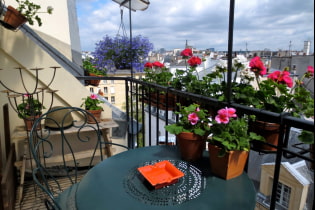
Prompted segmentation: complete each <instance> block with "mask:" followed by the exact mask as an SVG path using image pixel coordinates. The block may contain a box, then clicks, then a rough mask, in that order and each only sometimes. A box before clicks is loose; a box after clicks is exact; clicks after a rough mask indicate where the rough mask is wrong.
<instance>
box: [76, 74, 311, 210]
mask: <svg viewBox="0 0 315 210" xmlns="http://www.w3.org/2000/svg"><path fill="white" fill-rule="evenodd" d="M89 78H90V79H102V80H124V81H125V91H126V92H125V95H126V97H125V100H126V114H127V116H128V119H127V122H131V121H136V122H137V123H135V124H134V123H131V124H130V125H129V126H131V127H133V126H139V125H140V124H141V125H142V129H141V132H139V133H137V134H135V138H131V137H129V139H128V146H129V147H140V146H151V145H158V144H162V143H163V144H170V143H173V142H170V141H169V135H170V134H169V133H168V132H167V131H165V130H164V125H167V124H169V123H174V122H175V121H176V120H177V119H178V116H174V114H173V112H172V111H175V110H176V108H177V106H176V103H183V102H188V103H189V102H197V103H199V104H201V106H203V107H204V108H207V107H209V108H210V107H211V108H214V109H215V110H217V109H219V108H222V107H225V106H229V107H234V108H236V109H237V112H238V115H239V116H240V115H242V114H246V115H255V116H256V117H258V118H259V119H260V120H267V121H268V122H272V123H278V124H280V134H279V139H278V140H279V141H278V145H269V146H271V147H275V148H276V150H275V151H272V152H268V151H259V150H257V149H256V148H252V149H253V150H254V151H256V152H259V153H260V154H269V153H270V154H272V155H274V156H275V170H274V179H273V191H272V196H271V201H270V207H269V208H270V209H275V208H276V195H277V191H276V190H277V187H276V186H278V183H279V176H280V166H281V161H282V160H283V158H286V159H290V158H299V159H302V160H305V161H308V162H310V163H313V164H314V158H311V157H310V154H311V153H312V152H314V151H311V150H308V149H305V147H303V146H301V145H300V144H303V143H300V144H299V146H296V145H291V143H290V141H289V137H290V136H289V135H290V132H289V131H290V128H297V129H303V130H307V131H312V132H313V130H314V122H312V121H307V120H303V119H299V118H295V117H292V116H290V115H289V114H288V113H273V112H269V111H265V110H259V109H255V108H252V107H248V106H244V105H241V104H237V103H233V102H231V103H228V102H222V101H219V100H217V99H214V98H209V97H205V96H202V95H197V94H192V93H188V92H183V91H179V90H176V89H173V88H170V87H163V86H160V85H157V84H152V83H147V82H144V81H142V80H138V79H134V78H129V77H125V78H122V77H101V78H100V77H97V78H96V77H95V78H94V77H78V79H89ZM161 93H163V94H161ZM116 94H121V93H116ZM162 96H163V97H162ZM131 130H134V128H131ZM135 130H139V129H138V128H136V129H135ZM161 136H162V137H164V142H160V141H159V138H160V137H161ZM263 144H267V143H263ZM304 146H305V145H304ZM258 167H259V166H258ZM312 205H313V204H312Z"/></svg>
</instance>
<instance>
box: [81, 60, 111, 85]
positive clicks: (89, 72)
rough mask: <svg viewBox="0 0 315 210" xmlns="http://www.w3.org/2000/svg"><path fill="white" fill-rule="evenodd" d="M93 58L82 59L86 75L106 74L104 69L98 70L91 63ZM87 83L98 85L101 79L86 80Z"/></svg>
mask: <svg viewBox="0 0 315 210" xmlns="http://www.w3.org/2000/svg"><path fill="white" fill-rule="evenodd" d="M92 62H93V60H92V59H91V58H85V59H84V60H83V61H82V64H83V69H84V71H85V74H87V75H88V76H97V77H102V76H106V71H107V70H106V69H102V70H99V69H97V68H96V66H95V65H93V63H92ZM87 81H88V84H90V85H93V86H98V85H99V84H100V82H101V80H87Z"/></svg>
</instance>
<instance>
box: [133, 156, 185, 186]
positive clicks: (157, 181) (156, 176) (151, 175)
mask: <svg viewBox="0 0 315 210" xmlns="http://www.w3.org/2000/svg"><path fill="white" fill-rule="evenodd" d="M138 171H139V172H140V173H141V174H142V175H143V176H144V178H145V179H146V180H148V181H149V182H150V184H151V185H152V186H154V188H155V189H160V188H162V187H165V186H168V185H171V184H175V183H176V182H178V180H179V178H181V177H183V176H184V175H185V174H184V173H183V172H181V171H180V170H179V169H177V168H176V167H175V166H174V165H173V164H172V163H170V162H169V161H167V160H164V161H161V162H158V163H155V164H153V165H148V166H143V167H140V168H138Z"/></svg>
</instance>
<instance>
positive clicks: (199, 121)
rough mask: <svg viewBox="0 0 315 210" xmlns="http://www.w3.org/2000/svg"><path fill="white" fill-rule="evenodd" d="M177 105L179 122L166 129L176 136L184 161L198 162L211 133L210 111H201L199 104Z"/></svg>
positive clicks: (167, 126)
mask: <svg viewBox="0 0 315 210" xmlns="http://www.w3.org/2000/svg"><path fill="white" fill-rule="evenodd" d="M177 105H178V107H179V111H176V112H175V114H178V115H179V120H178V121H177V122H176V123H174V124H170V125H166V126H165V129H166V130H167V131H168V132H169V133H172V134H175V135H176V138H177V144H178V146H179V150H180V153H181V157H182V159H184V160H186V161H196V160H198V159H199V158H200V157H201V156H202V153H203V151H204V149H205V142H206V141H205V140H206V139H207V137H208V135H209V133H210V125H209V122H210V119H209V115H208V114H207V112H208V111H207V110H205V109H201V108H200V105H198V104H191V105H189V106H181V104H180V103H178V104H177Z"/></svg>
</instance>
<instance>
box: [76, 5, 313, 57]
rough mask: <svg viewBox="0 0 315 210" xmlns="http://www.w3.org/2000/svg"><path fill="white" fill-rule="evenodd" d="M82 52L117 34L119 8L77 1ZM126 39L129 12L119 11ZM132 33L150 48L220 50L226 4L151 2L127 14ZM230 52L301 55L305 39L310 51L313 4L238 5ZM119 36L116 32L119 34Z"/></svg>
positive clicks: (223, 46)
mask: <svg viewBox="0 0 315 210" xmlns="http://www.w3.org/2000/svg"><path fill="white" fill-rule="evenodd" d="M77 8H78V15H79V27H80V36H81V43H82V44H81V45H82V46H81V47H82V50H90V51H91V50H94V47H95V43H96V42H98V41H99V40H101V39H102V38H103V37H104V36H105V35H110V36H114V35H116V34H117V32H118V29H119V24H120V8H119V5H118V4H116V3H115V2H113V1H111V0H77ZM123 11H124V13H125V14H124V22H125V23H124V25H125V28H126V33H127V35H129V11H128V9H126V8H124V9H123ZM131 15H132V16H131V17H132V33H133V35H134V36H135V35H139V34H141V35H143V36H146V37H148V38H149V39H150V41H151V42H152V43H153V44H154V46H155V48H156V49H159V48H162V47H163V48H166V49H172V48H183V47H184V45H185V42H186V40H188V43H189V44H190V45H193V46H194V47H197V48H199V49H206V48H210V47H214V48H215V49H217V50H226V49H227V44H228V27H229V25H228V20H229V1H227V0H226V1H217V0H194V1H191V0H181V1H175V0H151V1H150V6H149V8H148V9H147V10H145V11H137V12H132V14H131ZM234 19H235V20H234V42H233V43H234V45H233V46H234V47H233V49H234V50H240V49H243V50H245V48H246V43H247V46H248V49H249V50H257V49H265V48H268V49H271V50H277V49H288V46H289V43H290V41H291V44H292V48H291V49H293V50H301V49H302V48H303V42H304V41H306V40H310V41H311V43H312V52H313V51H314V50H313V49H314V47H313V44H314V43H313V41H314V1H310V0H306V1H301V0H291V1H286V0H278V1H271V0H252V1H247V0H238V1H236V4H235V16H234ZM120 33H121V30H120Z"/></svg>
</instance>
